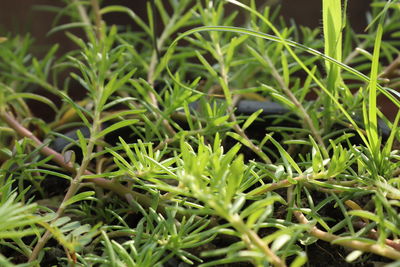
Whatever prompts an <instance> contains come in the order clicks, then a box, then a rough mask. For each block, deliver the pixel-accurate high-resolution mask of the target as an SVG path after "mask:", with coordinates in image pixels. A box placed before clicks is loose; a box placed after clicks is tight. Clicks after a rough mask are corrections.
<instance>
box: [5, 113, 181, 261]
mask: <svg viewBox="0 0 400 267" xmlns="http://www.w3.org/2000/svg"><path fill="white" fill-rule="evenodd" d="M0 118H1V119H2V120H3V121H5V122H6V123H7V124H8V125H9V126H10V127H11V128H13V129H14V130H15V131H16V132H17V133H18V134H19V135H21V136H24V137H26V138H29V139H31V140H32V141H33V142H34V144H35V146H36V147H40V152H41V153H42V154H43V155H45V156H52V157H53V158H52V160H53V161H54V162H56V163H57V164H58V165H59V166H61V167H63V168H64V169H66V170H68V171H70V172H72V173H76V176H75V177H78V179H80V177H82V176H83V175H92V174H93V173H92V172H90V171H88V170H86V168H82V167H81V168H80V169H79V170H81V172H80V173H79V172H78V173H77V171H76V169H75V167H74V166H73V164H72V163H71V162H65V161H64V157H63V156H62V155H61V154H59V153H58V152H57V151H55V150H53V149H51V148H49V147H47V146H45V145H43V143H42V142H41V141H40V140H39V139H38V138H37V137H36V136H35V135H34V134H33V133H32V132H31V131H29V130H28V129H26V128H25V127H24V126H22V125H21V124H20V123H19V122H18V121H17V120H16V119H15V118H14V117H13V116H12V115H11V114H10V113H8V112H6V111H3V112H0ZM88 181H90V182H93V183H94V184H95V185H97V186H99V187H101V188H103V189H106V190H110V191H112V192H114V193H116V194H117V195H119V196H120V197H123V198H125V197H126V195H131V196H132V197H133V198H134V199H136V201H138V202H139V203H140V204H141V205H143V206H144V207H150V205H151V203H152V200H151V199H150V198H148V197H147V196H146V195H144V194H141V193H138V192H134V191H131V190H130V189H129V188H127V187H125V186H123V185H121V184H119V183H116V182H113V181H111V180H108V179H104V178H91V179H88ZM74 182H75V184H71V186H70V188H69V189H68V192H67V194H66V195H65V197H64V201H65V200H66V199H69V198H70V197H71V196H73V195H74V194H75V191H76V190H77V188H78V187H79V183H78V182H76V181H75V179H74V181H73V182H72V183H74ZM63 211H64V208H62V209H59V210H58V211H57V215H58V216H60V214H62V212H63ZM157 212H160V213H162V214H166V213H165V206H164V205H163V204H162V203H159V205H158V207H157ZM181 216H182V214H177V217H178V218H179V217H181ZM50 237H51V233H50V232H49V231H47V232H46V233H45V234H44V235H43V236H42V238H41V239H40V240H39V242H38V244H40V245H36V247H35V249H34V250H33V252H32V254H31V257H30V260H34V259H35V258H36V257H37V255H38V253H39V252H40V250H41V247H42V246H44V244H45V243H46V241H47V240H48V239H49V238H50Z"/></svg>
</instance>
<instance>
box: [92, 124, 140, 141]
mask: <svg viewBox="0 0 400 267" xmlns="http://www.w3.org/2000/svg"><path fill="white" fill-rule="evenodd" d="M138 121H139V120H137V119H131V120H125V121H120V122H117V123H114V124H113V125H111V126H109V127H107V128H106V129H104V130H103V131H101V132H100V133H98V134H97V135H96V139H98V138H101V137H103V136H105V135H106V134H108V133H111V132H113V131H115V130H118V129H119V128H122V127H125V126H129V125H132V124H135V123H137V122H138Z"/></svg>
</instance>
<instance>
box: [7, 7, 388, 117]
mask: <svg viewBox="0 0 400 267" xmlns="http://www.w3.org/2000/svg"><path fill="white" fill-rule="evenodd" d="M103 2H106V4H107V5H111V4H118V5H125V6H128V7H129V8H131V9H132V10H134V12H135V13H136V14H138V15H139V16H142V17H143V18H145V17H146V2H147V1H146V0H107V1H103ZM370 2H371V1H370V0H351V1H349V2H348V17H349V21H350V25H351V26H352V27H353V29H354V30H355V31H356V32H360V33H361V32H363V29H364V28H365V27H366V25H367V16H366V14H367V12H368V10H369V8H370V5H369V4H370ZM277 3H280V5H281V14H282V15H283V17H284V18H285V20H286V21H287V23H289V24H290V23H297V24H299V25H304V26H308V27H311V28H315V27H322V25H321V21H322V19H321V16H322V1H321V0H301V1H299V0H282V1H279V0H257V4H260V5H263V4H277ZM40 5H49V6H54V5H56V6H60V7H62V6H64V5H65V3H64V1H61V0H58V1H54V0H14V1H2V3H1V8H0V36H2V35H5V34H6V33H11V34H12V35H15V34H24V33H29V34H30V35H31V36H33V37H34V39H35V44H36V45H35V49H36V51H33V52H34V53H35V54H37V55H40V54H41V53H43V52H45V51H47V50H48V48H49V47H50V46H51V45H52V44H55V43H59V44H60V48H59V50H58V53H59V54H60V55H61V54H64V53H65V52H67V51H69V50H71V49H74V48H75V47H74V44H73V43H72V42H71V41H70V40H69V39H68V38H67V37H66V35H65V33H64V32H62V31H60V32H56V33H54V34H51V35H48V34H47V33H48V32H49V30H50V29H51V28H52V27H53V21H54V18H55V15H56V14H55V13H52V12H48V11H44V10H41V9H39V8H37V6H40ZM227 12H230V10H228V11H227ZM105 20H106V21H107V23H109V24H112V23H115V24H119V25H130V24H132V20H131V19H130V18H129V17H128V16H125V15H121V14H120V13H119V14H115V15H109V16H106V17H105ZM60 23H68V21H67V18H63V19H61V21H60ZM132 28H135V26H134V25H132ZM74 33H79V31H77V30H76V31H75V32H74ZM380 106H381V109H382V111H383V112H384V113H385V114H386V116H388V117H389V118H391V119H393V118H394V115H395V113H396V108H395V107H394V105H393V104H392V103H388V101H386V100H385V99H381V100H380Z"/></svg>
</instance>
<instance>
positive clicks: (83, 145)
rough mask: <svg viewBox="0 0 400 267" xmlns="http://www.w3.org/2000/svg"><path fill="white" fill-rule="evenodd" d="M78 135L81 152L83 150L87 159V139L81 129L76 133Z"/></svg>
mask: <svg viewBox="0 0 400 267" xmlns="http://www.w3.org/2000/svg"><path fill="white" fill-rule="evenodd" d="M76 135H77V136H78V141H79V145H80V147H81V150H82V154H83V157H86V156H87V143H86V139H85V137H84V136H83V134H82V132H81V131H80V130H79V129H78V130H77V131H76Z"/></svg>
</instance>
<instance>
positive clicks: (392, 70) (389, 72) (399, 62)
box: [379, 55, 400, 79]
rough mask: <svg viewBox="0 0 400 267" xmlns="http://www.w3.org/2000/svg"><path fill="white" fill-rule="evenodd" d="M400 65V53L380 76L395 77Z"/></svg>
mask: <svg viewBox="0 0 400 267" xmlns="http://www.w3.org/2000/svg"><path fill="white" fill-rule="evenodd" d="M399 67H400V55H398V56H397V58H396V59H395V60H393V62H392V63H390V64H389V66H387V67H386V68H385V69H384V70H383V72H382V73H381V74H380V75H379V78H388V79H390V78H393V77H395V76H397V75H396V70H397V69H398V68H399Z"/></svg>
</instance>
